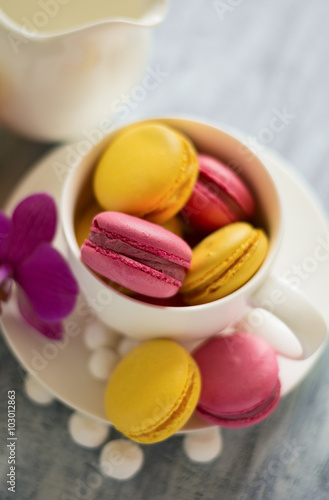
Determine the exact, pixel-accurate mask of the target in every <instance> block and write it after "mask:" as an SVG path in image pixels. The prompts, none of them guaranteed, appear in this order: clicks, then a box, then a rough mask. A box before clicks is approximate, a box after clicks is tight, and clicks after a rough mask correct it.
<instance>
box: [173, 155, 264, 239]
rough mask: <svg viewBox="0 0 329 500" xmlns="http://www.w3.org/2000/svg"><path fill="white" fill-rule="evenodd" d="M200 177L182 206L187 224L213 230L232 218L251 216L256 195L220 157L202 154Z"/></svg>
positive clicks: (205, 230)
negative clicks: (218, 158) (254, 195)
mask: <svg viewBox="0 0 329 500" xmlns="http://www.w3.org/2000/svg"><path fill="white" fill-rule="evenodd" d="M198 162H199V178H198V180H197V182H196V184H195V186H194V189H193V192H192V195H191V197H190V198H189V200H188V202H187V204H186V205H185V207H184V208H183V210H182V216H183V218H184V220H185V222H187V223H188V224H191V225H192V226H193V227H195V228H196V229H199V230H201V231H203V232H211V231H215V230H216V229H219V228H220V227H222V226H225V225H226V224H231V223H232V222H238V221H244V220H248V219H250V217H252V215H253V214H254V211H255V202H254V198H253V196H252V194H251V192H250V190H249V188H248V187H247V185H246V184H245V182H244V181H243V180H242V179H241V178H240V177H239V176H238V175H237V174H236V173H235V172H234V171H233V170H232V169H231V168H230V167H228V166H227V165H225V164H224V163H222V162H220V161H219V160H217V159H215V158H213V157H211V156H207V155H203V154H200V155H198Z"/></svg>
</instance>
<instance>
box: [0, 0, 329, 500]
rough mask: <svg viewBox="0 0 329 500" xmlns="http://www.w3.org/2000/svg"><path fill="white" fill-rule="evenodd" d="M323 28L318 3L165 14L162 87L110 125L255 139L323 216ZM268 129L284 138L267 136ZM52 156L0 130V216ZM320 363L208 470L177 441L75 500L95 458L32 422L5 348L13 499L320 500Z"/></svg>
mask: <svg viewBox="0 0 329 500" xmlns="http://www.w3.org/2000/svg"><path fill="white" fill-rule="evenodd" d="M328 19H329V3H328V2H327V1H326V0H315V1H313V2H311V1H309V0H290V1H289V2H286V1H284V0H276V1H275V2H273V1H271V0H263V1H262V2H260V1H259V0H223V1H210V0H206V1H200V0H179V1H177V2H174V1H171V2H170V5H169V13H168V16H167V18H166V19H165V21H164V22H163V23H162V24H161V25H159V26H158V27H156V28H155V29H154V31H153V38H152V47H151V53H150V57H149V60H148V62H147V65H146V67H145V71H150V68H151V70H152V71H155V72H157V74H158V75H160V76H159V82H158V85H157V86H156V88H154V89H152V90H149V91H147V92H146V93H145V96H144V97H143V99H136V98H134V97H133V95H134V94H130V95H128V96H126V97H127V98H128V99H126V97H124V96H123V97H122V98H121V104H122V105H123V106H124V107H125V111H123V110H122V109H121V112H117V113H116V114H115V115H114V116H113V117H112V118H111V119H112V120H113V123H114V124H118V125H119V124H122V123H124V122H125V121H133V120H136V119H139V118H144V117H149V116H161V115H176V114H179V115H186V116H192V117H198V118H203V119H205V120H210V121H212V122H215V123H219V124H225V125H229V126H231V127H234V128H236V129H238V130H240V131H242V132H243V133H244V134H245V135H246V142H247V144H249V145H251V147H252V144H253V141H254V139H255V138H256V139H257V140H258V142H259V143H260V145H261V146H262V147H264V148H265V147H267V148H272V149H274V150H276V151H277V152H278V153H280V154H281V155H282V156H283V157H284V158H286V159H287V160H288V161H289V162H290V163H291V165H292V168H293V169H294V170H295V172H297V173H298V174H299V175H300V176H302V177H303V178H304V179H305V180H306V181H307V183H308V184H309V185H310V186H311V188H312V189H313V191H314V193H315V195H316V197H317V199H318V201H319V203H320V204H321V206H322V207H323V209H324V211H325V213H326V214H327V216H328V215H329V196H328V193H329V169H328V165H327V163H328V156H329V141H328V137H329V113H328V109H327V108H328V102H329V64H328V60H329V34H328ZM136 95H137V94H136ZM274 117H279V119H280V120H281V121H280V124H281V125H282V126H281V125H280V126H275V127H274V126H273V124H274ZM275 123H276V124H277V123H278V122H277V121H276V122H275ZM55 146H56V144H53V143H38V142H36V141H30V140H28V139H25V138H22V137H19V136H18V135H16V134H15V133H14V132H12V131H9V130H7V129H5V128H1V129H0V203H1V205H3V204H4V202H5V201H6V199H7V197H8V196H9V195H10V193H11V191H12V189H13V188H14V187H15V185H17V183H18V182H19V181H20V179H21V178H22V176H23V175H24V174H26V173H27V172H28V171H29V169H30V168H31V167H32V166H33V164H35V162H36V161H37V160H38V159H39V158H40V157H41V156H42V155H43V154H44V153H45V152H46V151H48V150H49V149H50V148H53V147H55ZM300 224H301V225H302V224H303V221H300ZM327 358H328V350H326V352H325V354H324V356H322V358H321V359H320V361H319V363H318V364H317V366H316V367H315V368H314V369H313V371H312V373H311V374H310V375H309V376H308V377H307V379H306V380H305V381H304V382H303V383H302V384H301V385H300V386H299V387H298V388H297V389H296V390H294V391H293V393H292V394H291V395H290V396H289V397H287V398H286V399H284V400H283V401H282V402H281V404H280V406H279V408H278V410H277V411H276V412H275V414H273V415H272V416H271V418H270V419H268V420H267V421H265V422H263V423H262V424H260V425H257V426H255V427H252V428H247V429H240V430H237V431H234V432H232V431H224V449H223V453H222V455H221V457H220V458H218V459H217V460H216V461H214V462H212V463H210V464H203V465H202V464H195V463H192V462H189V461H188V459H187V458H186V457H185V455H184V453H183V451H182V446H181V444H182V438H181V437H175V438H173V439H170V440H169V441H168V442H165V443H161V444H159V445H153V446H150V447H147V448H146V449H145V464H144V468H143V470H142V471H141V472H140V474H139V475H137V476H136V477H135V478H134V479H132V480H131V481H129V482H127V483H120V482H117V481H115V480H111V479H105V478H104V480H103V481H102V484H100V485H99V487H98V488H94V489H92V490H89V491H84V492H83V491H82V490H81V492H80V493H78V492H77V491H78V490H77V481H83V480H84V478H85V477H86V476H87V474H88V473H89V472H90V471H93V470H95V465H94V464H95V463H96V462H97V457H98V454H99V452H98V451H89V450H84V449H80V448H78V447H77V445H74V444H73V443H72V442H71V441H70V438H69V436H68V432H67V430H66V422H67V418H68V415H69V414H70V410H69V409H67V408H65V407H64V406H62V405H61V404H60V403H54V404H52V405H51V406H50V407H45V408H39V407H38V406H36V405H34V404H33V403H32V402H30V401H28V400H27V399H26V397H25V396H24V395H23V393H22V377H21V372H20V370H18V369H17V362H16V360H15V359H14V358H13V357H12V355H11V353H10V351H9V350H8V348H7V346H6V345H5V344H4V342H3V340H1V341H0V370H1V372H0V388H1V401H0V422H1V423H0V435H5V433H6V404H7V403H6V401H7V400H6V392H7V390H8V388H14V389H15V390H16V393H17V399H18V401H17V405H18V410H17V427H18V431H19V436H20V445H19V448H18V459H19V462H18V471H19V472H18V476H17V484H18V487H17V491H18V493H17V494H16V498H19V499H20V500H26V499H34V500H44V499H46V498H47V500H55V499H61V500H76V499H78V498H84V499H88V500H89V499H90V500H94V499H95V500H103V499H104V500H105V499H107V500H109V499H114V498H115V499H132V498H133V499H134V500H142V499H143V500H148V499H150V500H156V499H166V500H173V499H175V500H177V499H184V500H185V499H186V500H191V499H196V500H201V499H202V500H210V499H220V498H223V499H225V500H231V499H234V500H258V499H263V498H264V499H271V500H286V499H287V498H290V500H303V499H305V500H308V499H310V498H314V499H316V500H325V499H328V490H329V472H328V463H329V445H328V443H329V407H328V401H329V367H328V363H327ZM113 435H115V433H114V434H113ZM0 442H1V441H0ZM1 444H2V446H5V445H4V444H3V442H1ZM284 449H290V450H291V451H290V454H289V460H285V461H284V460H282V459H280V456H281V457H282V454H281V455H280V453H281V452H282V450H284ZM6 468H7V465H6V454H4V455H3V454H2V452H1V454H0V470H1V473H2V474H3V477H2V483H1V486H0V497H1V498H3V499H6V498H12V497H13V495H11V494H10V493H8V492H7V489H6V486H5V479H4V478H5V473H6V470H7V469H6ZM79 495H80V496H79ZM83 495H85V496H83Z"/></svg>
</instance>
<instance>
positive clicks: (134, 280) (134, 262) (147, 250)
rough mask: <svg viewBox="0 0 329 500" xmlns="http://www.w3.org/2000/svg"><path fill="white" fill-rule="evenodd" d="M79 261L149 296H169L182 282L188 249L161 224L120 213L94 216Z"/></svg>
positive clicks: (188, 265) (187, 260)
mask: <svg viewBox="0 0 329 500" xmlns="http://www.w3.org/2000/svg"><path fill="white" fill-rule="evenodd" d="M81 258H82V261H83V262H84V263H85V264H87V265H88V266H89V267H90V268H91V269H93V270H94V271H96V272H97V273H99V274H100V275H101V276H104V277H105V278H108V279H110V280H112V281H114V282H115V283H118V284H119V285H122V286H124V287H126V288H129V289H130V290H133V291H134V292H137V293H140V294H143V295H148V296H150V297H163V298H164V297H171V296H173V295H175V294H176V293H177V291H178V289H179V288H180V286H181V285H182V282H183V280H184V277H185V273H186V270H187V269H188V268H189V267H190V263H191V258H192V250H191V248H190V247H189V246H188V244H187V243H185V241H184V240H182V238H180V237H179V236H177V235H175V234H173V233H172V232H170V231H168V230H167V229H164V228H163V227H161V226H159V225H157V224H153V223H152V222H148V221H145V220H143V219H140V218H138V217H134V216H132V215H127V214H124V213H121V212H102V213H100V214H98V215H96V217H94V219H93V222H92V226H91V228H90V234H89V238H88V240H85V242H84V244H83V245H82V247H81Z"/></svg>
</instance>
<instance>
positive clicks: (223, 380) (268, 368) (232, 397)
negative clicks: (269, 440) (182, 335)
mask: <svg viewBox="0 0 329 500" xmlns="http://www.w3.org/2000/svg"><path fill="white" fill-rule="evenodd" d="M193 357H194V359H195V361H196V363H197V365H198V366H199V369H200V373H201V381H202V389H201V395H200V399H199V402H198V406H197V413H198V414H199V415H200V416H201V417H202V418H203V419H204V420H206V421H207V422H210V423H212V424H215V425H220V426H221V427H231V428H237V427H247V426H249V425H253V424H256V423H258V422H260V421H261V420H264V419H265V418H266V417H268V416H269V415H270V414H271V413H272V412H273V411H274V409H275V408H276V406H277V405H278V403H279V399H280V382H279V378H278V372H279V369H278V362H277V358H276V354H275V351H274V350H273V349H272V347H271V346H270V345H269V344H268V343H267V342H266V341H265V340H263V339H261V338H260V337H256V336H253V335H251V334H249V333H244V332H236V333H234V334H233V335H230V336H226V337H216V338H212V339H211V340H209V341H207V342H206V343H205V344H203V345H202V346H201V347H200V348H198V349H197V350H196V351H195V352H194V354H193Z"/></svg>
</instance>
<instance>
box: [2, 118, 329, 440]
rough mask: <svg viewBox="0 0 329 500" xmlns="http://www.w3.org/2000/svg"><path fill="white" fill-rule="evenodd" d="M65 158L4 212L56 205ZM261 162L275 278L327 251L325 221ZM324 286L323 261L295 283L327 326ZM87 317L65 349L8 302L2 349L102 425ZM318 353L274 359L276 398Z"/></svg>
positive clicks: (29, 181) (42, 170)
mask: <svg viewBox="0 0 329 500" xmlns="http://www.w3.org/2000/svg"><path fill="white" fill-rule="evenodd" d="M172 124H173V125H174V123H172ZM229 132H231V133H232V131H229ZM233 133H234V132H233ZM66 156H67V150H66V146H64V147H60V148H58V149H56V150H54V151H52V152H51V153H50V154H49V155H48V156H46V157H45V158H43V159H42V160H41V161H40V162H39V163H38V164H37V165H36V166H35V168H34V169H33V170H31V171H30V172H29V173H28V174H27V176H26V177H25V178H24V179H23V180H22V182H21V183H20V184H19V185H18V186H17V188H16V189H15V191H14V193H13V194H12V196H11V197H10V200H9V202H8V203H7V206H6V209H8V211H10V210H11V209H12V208H13V207H14V206H15V204H16V203H17V202H18V201H19V200H21V199H22V198H24V197H25V196H27V195H28V194H31V193H33V192H36V191H47V192H48V193H49V194H51V195H52V196H54V198H55V200H56V202H57V203H58V204H59V203H60V197H61V191H62V188H63V176H62V174H61V171H60V172H59V170H58V169H57V168H56V166H57V165H65V164H66ZM261 156H262V160H263V162H264V163H265V164H266V166H267V167H268V170H269V171H270V173H271V175H272V176H273V178H274V180H275V182H276V183H277V186H278V187H279V191H280V196H281V201H282V206H283V212H284V215H285V231H284V234H283V241H282V246H281V249H280V253H279V255H278V257H277V259H276V261H275V264H274V270H275V271H276V273H277V274H279V275H284V274H285V273H288V272H289V273H293V271H292V269H293V266H294V265H295V264H296V263H298V264H300V265H302V264H303V262H304V259H306V258H307V257H309V256H312V255H313V252H314V248H315V247H316V246H317V245H320V246H321V245H322V248H323V252H324V251H325V246H326V245H327V246H328V225H327V221H326V218H325V216H324V214H323V212H322V211H321V209H320V207H319V205H318V202H317V200H316V199H315V197H314V196H313V195H312V193H311V192H310V190H309V189H308V187H307V186H306V185H305V183H304V182H303V181H302V180H301V179H300V178H299V177H298V176H297V175H296V174H295V173H294V172H293V171H292V169H291V167H290V165H289V163H287V162H286V161H285V160H283V159H282V158H280V157H279V156H277V155H276V154H274V153H273V152H270V151H269V150H264V151H263V152H262V155H261ZM67 171H69V168H68V169H67ZM301 218H302V219H303V220H304V231H303V234H301V232H300V231H299V230H298V223H299V221H300V219H301ZM55 245H56V246H57V248H58V249H60V250H61V251H62V252H63V253H64V254H65V251H66V247H65V243H64V239H63V236H62V234H61V231H60V229H59V230H58V232H57V237H56V240H55ZM328 282H329V259H328V260H323V261H322V262H318V266H317V269H316V270H315V271H314V272H309V273H307V279H305V280H301V283H300V287H301V290H302V291H303V292H304V293H305V294H306V295H307V296H308V297H309V298H310V299H311V300H312V301H313V302H316V303H317V306H318V308H319V310H320V311H321V313H322V314H323V316H324V318H325V319H326V321H327V323H328V324H329V310H328V307H327V294H326V287H327V283H328ZM84 314H85V315H84ZM87 317H88V316H86V313H85V312H84V309H83V308H82V307H81V308H79V309H78V310H77V311H76V312H75V313H74V314H73V315H72V317H70V318H69V321H70V334H69V335H68V338H67V339H66V342H65V343H64V342H61V343H54V342H51V341H49V340H48V339H47V338H45V337H42V336H41V335H39V334H38V333H36V332H34V331H33V330H32V329H29V327H27V325H26V324H25V323H23V321H22V320H21V318H20V316H19V314H18V311H17V309H16V306H15V304H14V301H11V302H10V303H9V304H7V305H6V307H5V308H4V311H3V314H2V316H1V318H0V321H1V326H2V331H3V333H4V336H5V339H6V341H7V343H8V344H9V346H10V348H11V350H12V351H13V353H14V354H15V356H16V357H17V359H18V360H19V362H20V363H21V365H22V366H23V367H24V368H25V369H26V370H28V371H29V372H31V373H32V374H33V375H35V376H36V377H37V378H38V380H39V381H40V382H41V383H42V384H43V385H44V386H46V387H47V388H48V389H49V390H50V391H51V392H52V393H53V394H54V396H55V397H56V398H57V399H59V400H60V401H62V402H63V403H64V404H66V405H68V406H69V407H71V408H74V409H77V410H79V411H82V412H84V413H86V414H88V415H89V416H92V417H94V418H96V419H99V420H102V421H106V422H107V417H106V414H105V410H104V407H103V396H104V390H105V383H102V382H100V381H97V380H95V379H93V378H92V377H91V375H90V373H89V371H88V367H87V364H88V356H89V353H88V351H87V349H86V347H85V345H84V343H83V335H82V332H83V326H84V324H85V321H86V319H87ZM321 351H322V350H321V349H320V350H319V351H318V352H317V353H315V354H314V355H313V356H311V357H310V358H308V359H307V360H304V361H296V360H291V359H288V358H284V357H283V356H278V360H279V378H280V382H281V395H282V396H284V395H286V394H288V393H289V392H290V391H291V390H292V389H293V388H294V387H296V385H297V384H299V383H300V382H301V380H302V379H303V378H304V377H305V376H306V375H307V373H308V372H309V371H310V369H311V368H312V366H314V364H315V363H316V361H317V359H318V357H319V355H320V354H321ZM208 425H211V424H207V423H206V422H204V421H203V420H201V419H200V418H199V417H198V416H193V417H192V419H191V420H190V421H189V422H188V424H187V425H186V426H185V427H184V429H183V431H189V430H197V429H201V428H205V427H207V426H208Z"/></svg>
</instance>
